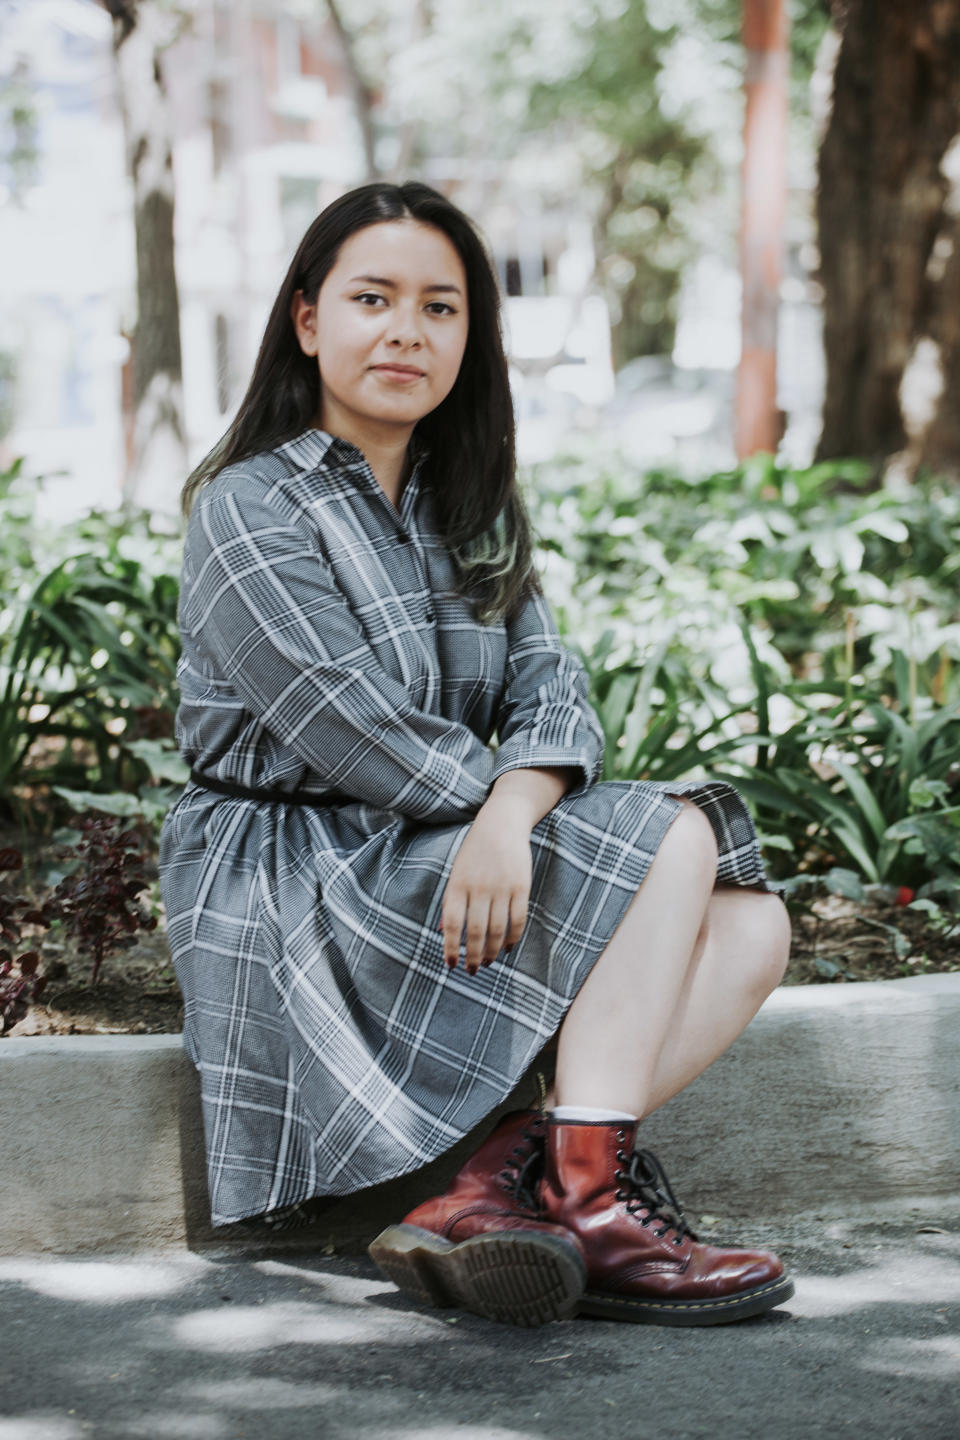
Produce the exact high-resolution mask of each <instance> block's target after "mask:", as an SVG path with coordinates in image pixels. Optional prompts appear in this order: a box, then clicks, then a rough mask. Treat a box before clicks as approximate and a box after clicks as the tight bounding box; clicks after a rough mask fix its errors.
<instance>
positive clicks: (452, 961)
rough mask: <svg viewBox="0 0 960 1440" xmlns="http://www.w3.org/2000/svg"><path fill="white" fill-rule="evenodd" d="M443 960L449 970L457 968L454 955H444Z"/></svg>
mask: <svg viewBox="0 0 960 1440" xmlns="http://www.w3.org/2000/svg"><path fill="white" fill-rule="evenodd" d="M443 961H444V964H445V965H446V967H447V969H448V970H456V968H457V962H456V959H455V958H454V957H451V956H450V955H444V957H443Z"/></svg>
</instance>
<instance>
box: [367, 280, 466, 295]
mask: <svg viewBox="0 0 960 1440" xmlns="http://www.w3.org/2000/svg"><path fill="white" fill-rule="evenodd" d="M358 282H360V283H362V284H364V285H385V286H386V287H387V289H389V290H396V288H397V282H396V280H387V279H386V278H385V277H384V276H383V275H354V276H352V278H351V279H350V280H348V281H347V284H348V285H355V284H357V283H358ZM423 289H424V291H429V292H430V293H431V294H444V295H459V294H460V287H459V286H458V285H424V286H423Z"/></svg>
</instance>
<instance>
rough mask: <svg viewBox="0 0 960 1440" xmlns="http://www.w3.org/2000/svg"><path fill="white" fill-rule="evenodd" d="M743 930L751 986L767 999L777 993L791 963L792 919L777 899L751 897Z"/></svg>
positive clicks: (745, 957) (754, 894) (771, 896)
mask: <svg viewBox="0 0 960 1440" xmlns="http://www.w3.org/2000/svg"><path fill="white" fill-rule="evenodd" d="M750 902H751V903H750V910H749V919H748V920H747V917H746V916H745V917H744V919H745V921H746V923H745V924H744V927H743V938H744V946H745V951H746V953H745V955H744V957H743V958H744V961H745V963H746V965H747V967H748V970H749V973H750V979H751V983H752V985H753V986H754V987H755V988H756V989H757V990H758V991H759V992H760V993H761V994H763V995H764V996H767V995H769V994H770V993H771V992H772V991H774V990H776V988H777V986H778V985H779V984H780V982H781V980H782V979H783V977H784V974H785V973H786V969H787V963H788V961H789V959H790V940H791V932H790V916H789V914H788V913H787V907H786V905H784V903H783V901H782V900H781V899H780V897H779V896H778V895H770V894H766V895H764V894H757V893H756V892H751V893H750Z"/></svg>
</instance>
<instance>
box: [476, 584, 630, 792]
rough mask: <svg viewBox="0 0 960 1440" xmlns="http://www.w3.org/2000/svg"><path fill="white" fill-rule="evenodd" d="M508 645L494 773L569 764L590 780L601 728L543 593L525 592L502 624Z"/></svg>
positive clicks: (596, 767) (596, 773)
mask: <svg viewBox="0 0 960 1440" xmlns="http://www.w3.org/2000/svg"><path fill="white" fill-rule="evenodd" d="M507 645H508V650H507V665H506V683H505V688H504V693H503V697H502V699H501V701H500V708H499V712H498V715H497V739H498V743H499V749H498V750H497V755H496V762H495V764H494V771H493V774H494V779H495V780H496V781H499V779H500V777H501V776H504V775H506V774H507V773H508V772H510V771H513V770H518V769H523V770H529V769H533V768H536V769H552V768H566V767H570V768H571V769H572V771H573V772H574V775H575V777H576V782H577V783H579V784H587V785H591V784H593V783H594V782H595V781H597V780H599V779H600V775H601V773H602V771H603V751H604V735H603V729H602V728H601V725H600V721H599V720H598V719H597V715H596V712H595V711H594V709H593V707H592V706H591V704H590V701H589V699H588V694H589V682H588V679H587V674H586V671H585V670H584V667H583V664H582V662H581V661H580V660H579V658H578V657H577V656H576V655H574V654H573V652H572V651H571V650H568V649H567V647H566V646H565V645H564V643H563V641H562V640H561V638H560V635H559V633H558V631H557V626H556V622H555V620H554V618H553V614H552V612H551V610H550V606H549V604H548V603H547V601H546V599H545V598H544V597H543V596H542V595H531V596H529V597H528V598H527V600H526V601H525V603H524V605H523V606H522V607H521V609H520V612H519V614H518V615H517V616H516V617H514V619H513V620H511V621H510V623H509V624H508V625H507ZM557 798H558V799H559V796H558V797H557ZM554 803H556V802H555V801H554ZM547 809H550V806H547ZM543 813H544V814H546V810H544V812H543ZM537 819H542V816H538V817H537Z"/></svg>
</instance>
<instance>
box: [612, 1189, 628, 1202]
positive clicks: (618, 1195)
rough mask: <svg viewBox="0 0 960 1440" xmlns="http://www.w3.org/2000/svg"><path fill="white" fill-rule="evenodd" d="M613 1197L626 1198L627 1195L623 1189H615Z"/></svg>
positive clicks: (615, 1198) (616, 1198)
mask: <svg viewBox="0 0 960 1440" xmlns="http://www.w3.org/2000/svg"><path fill="white" fill-rule="evenodd" d="M613 1198H614V1200H626V1198H627V1197H626V1195H625V1194H624V1192H623V1191H622V1190H615V1191H614V1192H613Z"/></svg>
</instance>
